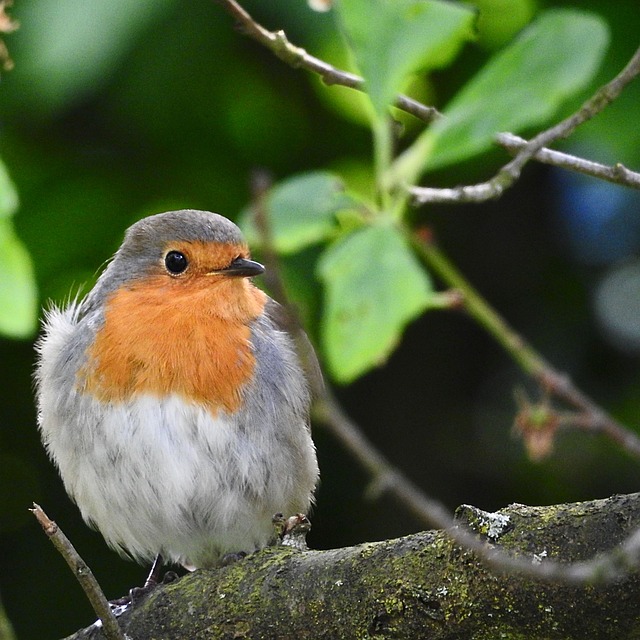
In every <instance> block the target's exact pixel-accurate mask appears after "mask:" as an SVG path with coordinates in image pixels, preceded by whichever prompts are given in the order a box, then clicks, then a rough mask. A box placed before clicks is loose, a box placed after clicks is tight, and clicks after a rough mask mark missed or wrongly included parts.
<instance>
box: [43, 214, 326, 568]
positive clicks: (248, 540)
mask: <svg viewBox="0 0 640 640" xmlns="http://www.w3.org/2000/svg"><path fill="white" fill-rule="evenodd" d="M263 271H264V267H263V266H262V265H261V264H259V263H257V262H254V261H253V260H251V259H250V256H249V251H248V248H247V245H246V244H245V242H244V240H243V238H242V235H241V233H240V230H239V229H238V227H236V225H235V224H233V223H232V222H231V221H230V220H227V219H226V218H224V217H222V216H220V215H218V214H215V213H209V212H206V211H195V210H184V211H170V212H168V213H161V214H158V215H154V216H150V217H148V218H144V219H143V220H140V221H139V222H137V223H135V224H134V225H132V226H131V227H130V228H129V229H128V230H127V232H126V235H125V238H124V241H123V243H122V246H121V247H120V248H119V249H118V251H117V252H116V254H115V255H114V257H113V259H112V260H111V262H110V263H109V265H108V266H107V268H106V269H105V270H104V272H103V273H102V275H101V276H100V277H99V279H98V281H97V283H96V285H95V287H94V288H93V289H92V290H91V292H90V293H89V294H88V295H87V296H86V297H85V298H84V299H83V300H82V301H80V302H78V301H75V302H71V303H70V304H69V305H68V306H67V307H66V308H64V309H60V308H56V307H53V308H52V309H50V310H49V311H48V312H47V313H46V317H45V320H44V330H43V334H42V337H41V339H40V341H39V343H38V345H37V351H38V354H39V359H38V365H37V371H36V381H37V396H38V408H39V427H40V431H41V434H42V439H43V442H44V444H45V447H46V449H47V451H48V453H49V455H50V457H51V458H52V459H53V461H54V463H55V464H56V466H57V467H58V470H59V472H60V475H61V476H62V480H63V481H64V485H65V488H66V490H67V492H68V494H69V495H70V496H71V498H72V499H73V500H74V501H75V502H76V503H77V504H78V506H79V508H80V511H81V512H82V516H83V518H84V519H85V521H86V522H87V523H89V524H90V525H91V526H93V527H95V528H97V529H98V530H99V531H100V533H101V534H102V535H103V536H104V539H105V540H106V542H107V544H108V545H109V546H111V547H112V548H114V549H116V550H117V551H118V552H120V553H121V554H123V555H126V556H130V557H131V558H133V559H135V560H137V561H139V562H141V563H150V562H151V561H153V560H154V559H155V560H156V563H155V564H154V567H155V566H156V565H157V564H158V563H160V564H161V563H162V561H163V560H164V561H165V562H170V563H176V564H182V565H184V566H185V567H187V568H189V569H193V568H196V567H212V566H215V565H216V564H218V563H219V562H220V560H221V558H223V557H224V556H226V555H227V554H232V553H236V552H251V551H253V550H257V549H260V548H262V547H264V546H266V545H267V544H268V542H269V539H270V538H271V536H272V532H273V525H272V517H273V515H274V514H275V513H278V512H281V513H284V514H292V513H297V512H302V513H305V512H307V510H308V508H309V506H310V504H311V502H312V500H313V492H314V489H315V486H316V483H317V480H318V465H317V461H316V455H315V449H314V445H313V442H312V440H311V434H310V429H309V404H310V394H309V387H308V384H307V381H306V380H305V376H304V374H303V371H302V369H301V366H300V363H299V361H298V359H297V357H296V355H295V352H294V345H293V341H292V339H291V337H290V336H289V335H288V334H287V333H286V332H285V331H284V330H283V329H282V328H281V321H280V322H279V315H281V314H279V307H278V305H277V303H276V302H274V301H273V300H271V299H270V298H269V297H268V296H267V295H266V294H265V293H263V292H262V291H261V290H260V289H258V288H256V287H255V286H254V285H253V284H252V282H251V278H252V277H253V276H257V275H259V274H261V273H263Z"/></svg>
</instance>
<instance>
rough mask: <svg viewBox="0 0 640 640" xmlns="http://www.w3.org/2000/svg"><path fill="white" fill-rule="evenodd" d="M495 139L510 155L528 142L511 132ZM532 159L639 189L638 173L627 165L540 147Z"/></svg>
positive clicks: (501, 134) (639, 175)
mask: <svg viewBox="0 0 640 640" xmlns="http://www.w3.org/2000/svg"><path fill="white" fill-rule="evenodd" d="M496 141H497V142H498V144H499V145H500V146H501V147H504V148H505V149H506V150H507V151H509V152H510V153H511V154H512V155H513V154H515V153H517V152H518V151H520V150H521V149H523V148H524V147H525V146H526V145H527V144H528V141H527V140H525V139H524V138H520V137H518V136H514V135H513V134H512V133H499V134H498V136H497V137H496ZM533 159H534V160H538V161H539V162H544V163H545V164H551V165H553V166H555V167H561V168H563V169H569V170H571V171H577V172H578V173H584V174H586V175H588V176H592V177H594V178H600V179H601V180H606V181H607V182H613V183H614V184H619V185H622V186H625V187H632V188H634V189H640V173H637V172H635V171H631V169H627V167H625V166H624V165H622V164H620V163H617V164H614V165H613V166H608V165H605V164H600V163H599V162H592V161H591V160H585V159H584V158H579V157H578V156H573V155H570V154H568V153H562V152H561V151H554V150H553V149H546V148H542V149H540V151H538V152H537V153H536V154H535V155H534V156H533Z"/></svg>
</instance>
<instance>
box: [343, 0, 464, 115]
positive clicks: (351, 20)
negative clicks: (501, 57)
mask: <svg viewBox="0 0 640 640" xmlns="http://www.w3.org/2000/svg"><path fill="white" fill-rule="evenodd" d="M336 7H337V9H338V13H339V16H340V19H341V23H342V27H343V30H344V32H345V35H346V38H347V41H348V43H349V45H350V47H351V49H352V51H353V54H354V56H355V60H356V63H357V65H358V67H359V68H360V71H361V73H362V75H363V77H364V79H365V82H366V85H367V93H368V94H369V97H370V98H371V102H372V104H373V107H374V110H375V111H376V113H377V114H379V115H383V114H385V113H386V110H387V107H388V106H389V105H390V104H391V103H392V102H393V99H394V96H395V95H396V94H397V93H399V92H401V91H402V90H403V89H404V87H405V84H406V82H407V80H408V77H409V75H410V74H411V73H413V72H415V71H417V70H418V69H419V68H421V67H429V68H432V69H433V68H437V67H440V66H443V65H446V64H448V63H449V62H450V60H451V59H453V57H454V56H455V55H456V54H457V53H458V51H459V50H460V48H461V46H462V44H463V43H464V42H465V41H467V40H469V39H471V38H472V37H473V21H474V19H475V12H474V11H473V10H471V9H469V8H467V7H465V6H463V5H459V4H454V3H452V2H442V1H440V0H341V1H340V2H338V3H336Z"/></svg>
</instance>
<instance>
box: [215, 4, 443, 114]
mask: <svg viewBox="0 0 640 640" xmlns="http://www.w3.org/2000/svg"><path fill="white" fill-rule="evenodd" d="M214 1H215V2H217V3H218V4H219V5H221V6H222V8H223V9H225V10H226V11H227V13H229V14H231V16H233V18H234V19H235V21H236V23H237V24H238V27H239V29H240V30H241V31H242V32H243V33H244V34H245V35H247V36H249V37H250V38H253V39H254V40H256V41H257V42H259V43H260V44H262V45H264V46H265V47H267V49H269V50H270V51H271V52H273V53H274V54H275V55H276V56H277V57H278V58H280V60H282V61H284V62H286V63H287V64H288V65H289V66H291V67H293V68H296V69H297V68H302V69H306V70H307V71H312V72H313V73H317V74H318V75H319V76H320V77H321V78H322V81H323V82H324V83H325V84H326V85H328V86H331V85H335V84H338V85H341V86H343V87H349V88H350V89H356V90H357V91H365V88H364V79H363V78H361V77H360V76H357V75H355V74H354V73H349V72H348V71H343V70H341V69H338V68H336V67H334V66H332V65H330V64H328V63H327V62H325V61H324V60H320V59H319V58H316V57H314V56H312V55H310V54H309V53H307V51H305V50H304V49H303V48H301V47H297V46H295V45H293V44H291V42H289V40H288V39H287V36H286V35H285V33H284V31H269V30H268V29H265V28H264V27H263V26H262V25H261V24H259V23H258V22H256V21H255V20H254V19H253V18H252V17H251V15H250V14H249V13H248V12H247V11H246V10H245V9H244V8H243V7H241V6H240V5H239V4H238V3H237V2H236V1H235V0H214ZM395 106H396V107H398V109H401V110H402V111H406V112H407V113H410V114H411V115H413V116H415V117H416V118H419V119H420V120H422V121H424V122H427V123H428V122H433V121H434V120H436V119H437V118H439V117H440V116H441V114H440V113H439V112H438V110H437V109H435V108H434V107H428V106H427V105H424V104H422V103H421V102H418V101H417V100H414V99H413V98H410V97H408V96H405V95H403V94H400V95H398V96H397V98H396V101H395Z"/></svg>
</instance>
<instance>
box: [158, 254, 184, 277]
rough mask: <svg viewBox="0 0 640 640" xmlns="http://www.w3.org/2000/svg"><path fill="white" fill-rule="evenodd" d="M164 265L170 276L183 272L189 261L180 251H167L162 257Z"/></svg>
mask: <svg viewBox="0 0 640 640" xmlns="http://www.w3.org/2000/svg"><path fill="white" fill-rule="evenodd" d="M164 266H165V267H166V268H167V271H168V272H169V273H170V274H171V275H172V276H177V275H180V274H181V273H184V271H185V270H186V268H187V267H188V266H189V261H188V260H187V256H185V255H184V253H181V252H180V251H169V253H167V255H166V256H165V257H164Z"/></svg>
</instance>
